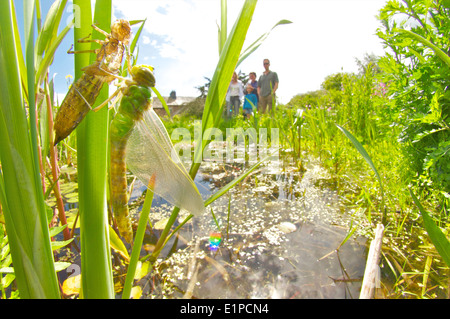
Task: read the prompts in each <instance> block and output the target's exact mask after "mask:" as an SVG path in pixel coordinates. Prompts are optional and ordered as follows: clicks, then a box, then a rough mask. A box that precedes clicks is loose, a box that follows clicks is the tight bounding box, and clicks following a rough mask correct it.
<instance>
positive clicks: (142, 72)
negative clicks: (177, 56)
mask: <svg viewBox="0 0 450 319" xmlns="http://www.w3.org/2000/svg"><path fill="white" fill-rule="evenodd" d="M131 76H132V77H133V81H135V82H136V83H137V84H138V85H143V86H147V87H154V86H155V82H156V80H155V76H154V75H153V67H151V66H149V65H135V66H133V68H132V69H131Z"/></svg>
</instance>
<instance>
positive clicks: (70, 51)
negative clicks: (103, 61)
mask: <svg viewBox="0 0 450 319" xmlns="http://www.w3.org/2000/svg"><path fill="white" fill-rule="evenodd" d="M72 49H73V44H72V46H71V47H70V49H69V50H67V53H68V54H76V53H97V50H80V51H73V50H72Z"/></svg>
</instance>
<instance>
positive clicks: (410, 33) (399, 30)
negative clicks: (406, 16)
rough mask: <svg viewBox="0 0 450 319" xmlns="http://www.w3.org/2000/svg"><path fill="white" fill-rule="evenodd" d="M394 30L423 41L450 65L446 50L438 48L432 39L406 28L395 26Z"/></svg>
mask: <svg viewBox="0 0 450 319" xmlns="http://www.w3.org/2000/svg"><path fill="white" fill-rule="evenodd" d="M393 31H394V32H399V33H404V34H406V35H407V36H409V37H410V38H412V39H414V40H416V41H418V42H420V43H422V44H423V45H425V46H427V47H429V48H430V49H431V50H433V51H434V53H436V55H437V56H438V57H439V58H441V60H442V61H443V62H444V63H445V64H447V65H448V66H449V67H450V57H449V56H448V55H447V54H446V53H445V52H444V51H442V50H441V49H440V48H438V47H437V46H436V45H434V44H433V43H431V42H430V41H428V40H427V39H425V38H424V37H422V36H420V35H418V34H417V33H414V32H412V31H409V30H404V29H398V28H394V29H393Z"/></svg>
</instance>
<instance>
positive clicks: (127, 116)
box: [110, 67, 155, 242]
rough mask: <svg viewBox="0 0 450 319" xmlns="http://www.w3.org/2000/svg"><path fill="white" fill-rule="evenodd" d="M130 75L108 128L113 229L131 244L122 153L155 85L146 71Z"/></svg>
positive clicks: (147, 70)
mask: <svg viewBox="0 0 450 319" xmlns="http://www.w3.org/2000/svg"><path fill="white" fill-rule="evenodd" d="M131 75H132V77H133V80H132V81H129V82H128V83H127V84H128V85H127V86H126V87H125V88H124V90H123V97H122V100H121V102H120V106H119V109H118V111H117V114H116V116H115V117H114V119H113V120H112V122H111V126H110V144H111V148H110V159H111V162H110V163H111V165H110V180H111V205H112V207H113V211H114V216H115V219H116V223H117V227H118V229H119V231H120V233H121V235H122V236H123V237H124V238H125V240H126V241H128V242H131V240H132V238H133V233H132V229H131V222H130V218H129V217H128V214H129V212H128V195H127V180H126V162H125V152H126V147H127V142H128V138H129V137H130V135H131V133H132V131H133V128H134V127H135V123H136V122H137V121H139V120H141V118H142V116H143V113H144V112H145V111H146V110H147V109H148V108H149V107H150V105H151V104H150V100H149V99H150V97H151V91H150V87H153V86H155V78H154V76H153V73H152V72H151V71H150V69H149V68H144V67H141V68H138V67H135V68H133V69H132V71H131Z"/></svg>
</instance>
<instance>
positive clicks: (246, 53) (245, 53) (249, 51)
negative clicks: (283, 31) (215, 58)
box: [236, 20, 292, 68]
mask: <svg viewBox="0 0 450 319" xmlns="http://www.w3.org/2000/svg"><path fill="white" fill-rule="evenodd" d="M290 23H292V22H291V21H289V20H280V21H278V22H277V23H276V24H275V25H274V26H273V27H272V28H271V29H270V30H269V31H267V32H266V33H264V34H262V35H261V36H260V37H259V38H258V39H257V40H256V41H255V42H253V43H252V44H251V45H250V46H249V47H248V48H247V49H245V50H244V51H243V52H242V53H241V55H240V57H239V61H238V63H237V65H236V68H237V67H238V66H239V65H240V64H241V63H242V61H244V60H245V59H246V58H247V57H248V56H249V55H250V54H252V53H253V52H255V51H256V50H257V49H258V48H259V47H260V46H261V44H262V43H263V42H264V41H265V40H266V39H267V37H268V36H269V34H270V32H272V30H273V29H275V28H276V27H277V26H279V25H283V24H290Z"/></svg>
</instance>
